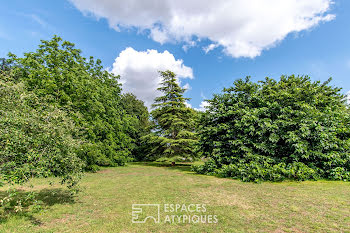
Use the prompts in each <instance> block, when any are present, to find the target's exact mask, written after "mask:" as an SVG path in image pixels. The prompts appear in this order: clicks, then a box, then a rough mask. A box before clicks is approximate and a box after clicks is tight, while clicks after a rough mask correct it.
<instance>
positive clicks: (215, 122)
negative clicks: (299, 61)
mask: <svg viewBox="0 0 350 233" xmlns="http://www.w3.org/2000/svg"><path fill="white" fill-rule="evenodd" d="M329 81H330V80H328V81H327V82H325V83H320V82H312V81H311V80H310V78H309V77H295V76H289V77H286V76H282V77H281V79H280V81H276V80H273V79H270V78H266V79H265V81H261V82H258V83H253V82H251V81H250V79H249V78H246V79H245V80H237V81H235V82H234V85H233V87H230V88H226V89H224V90H223V93H222V94H218V95H214V97H213V99H211V100H209V103H210V106H209V108H208V110H207V112H206V114H204V115H203V117H202V119H201V129H200V133H199V135H200V146H201V149H202V151H203V155H205V156H206V157H209V160H208V161H207V162H206V163H205V164H204V165H201V166H197V167H194V168H193V169H194V170H195V171H196V172H198V173H202V174H212V175H218V176H221V177H235V178H239V179H242V180H244V181H261V180H272V181H278V180H284V179H295V180H307V179H319V178H327V179H334V180H349V179H350V155H349V146H350V115H349V110H348V108H347V105H346V102H345V98H344V96H343V95H342V94H341V93H340V88H334V87H331V86H329V85H328V84H329Z"/></svg>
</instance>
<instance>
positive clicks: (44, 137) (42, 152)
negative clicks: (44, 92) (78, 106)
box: [0, 70, 83, 187]
mask: <svg viewBox="0 0 350 233" xmlns="http://www.w3.org/2000/svg"><path fill="white" fill-rule="evenodd" d="M15 80H16V77H15V76H14V75H13V72H12V71H6V72H4V71H1V70H0V186H1V185H3V184H23V183H25V182H27V181H28V180H29V179H31V178H33V177H48V176H55V177H61V181H62V183H66V184H67V185H68V186H69V187H72V186H74V185H75V184H76V183H77V181H78V179H79V177H80V173H81V172H82V165H83V163H82V161H81V160H80V159H79V158H78V157H77V155H76V151H77V150H78V148H79V146H80V145H81V144H82V143H83V141H82V140H78V139H74V138H73V137H72V134H73V133H76V134H79V132H78V130H77V128H76V126H75V124H74V122H73V121H72V119H70V118H69V116H68V115H67V113H66V112H64V111H62V110H60V109H57V108H54V107H52V106H50V105H49V104H47V103H46V101H45V98H39V97H38V96H37V95H35V94H34V93H33V92H30V91H26V90H25V88H24V84H23V83H21V82H19V83H16V82H15Z"/></svg>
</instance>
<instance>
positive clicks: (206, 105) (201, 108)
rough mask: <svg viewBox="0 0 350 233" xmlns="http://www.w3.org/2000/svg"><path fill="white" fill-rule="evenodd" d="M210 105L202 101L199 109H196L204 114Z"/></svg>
mask: <svg viewBox="0 0 350 233" xmlns="http://www.w3.org/2000/svg"><path fill="white" fill-rule="evenodd" d="M209 106H210V103H208V102H207V101H202V102H201V103H200V105H199V108H195V109H196V110H198V111H201V112H204V111H205V110H207V109H206V107H209Z"/></svg>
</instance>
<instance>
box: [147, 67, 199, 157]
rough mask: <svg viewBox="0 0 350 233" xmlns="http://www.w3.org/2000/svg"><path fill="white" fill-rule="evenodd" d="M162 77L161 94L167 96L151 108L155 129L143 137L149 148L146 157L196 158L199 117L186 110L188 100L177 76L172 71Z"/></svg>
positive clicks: (158, 98) (161, 73) (156, 101)
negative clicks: (197, 119)
mask: <svg viewBox="0 0 350 233" xmlns="http://www.w3.org/2000/svg"><path fill="white" fill-rule="evenodd" d="M159 73H160V75H161V77H162V79H163V80H162V83H161V87H159V88H158V90H159V91H161V92H163V93H164V95H163V96H160V97H157V98H156V99H155V103H154V104H153V105H152V106H153V108H154V110H153V111H152V112H151V116H152V120H153V123H154V125H153V129H152V133H151V134H149V135H147V136H146V137H144V139H145V141H146V142H147V144H148V146H149V150H148V155H147V157H148V158H152V159H156V158H159V157H163V156H164V157H173V156H181V157H185V158H188V157H194V155H195V145H196V142H197V138H196V133H195V126H196V117H195V116H196V114H197V113H196V111H195V110H193V109H191V108H189V107H187V106H186V104H185V102H186V100H189V98H185V97H183V93H184V92H185V91H186V89H183V88H181V87H180V86H179V84H178V82H177V78H176V75H175V74H174V73H173V72H171V71H169V70H167V71H164V72H163V71H161V72H159Z"/></svg>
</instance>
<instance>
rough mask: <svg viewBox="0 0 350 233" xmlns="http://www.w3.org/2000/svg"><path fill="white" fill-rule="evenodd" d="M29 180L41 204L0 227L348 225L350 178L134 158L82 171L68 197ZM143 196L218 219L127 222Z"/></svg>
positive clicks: (320, 228) (265, 228)
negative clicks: (289, 178)
mask: <svg viewBox="0 0 350 233" xmlns="http://www.w3.org/2000/svg"><path fill="white" fill-rule="evenodd" d="M34 183H35V185H36V186H37V187H39V188H40V190H42V191H40V192H42V195H40V198H41V199H42V200H46V201H45V202H46V205H47V208H44V210H43V211H41V212H40V213H37V214H31V216H30V217H28V216H23V215H17V216H12V217H10V218H9V219H6V221H3V222H2V223H1V225H0V232H243V231H244V232H256V231H260V232H316V231H317V232H326V231H334V232H349V231H350V183H348V182H339V181H306V182H280V183H269V182H266V183H262V184H255V183H243V182H241V181H238V180H232V179H220V178H217V177H212V176H204V175H197V174H194V173H192V172H191V171H190V164H187V163H184V164H177V165H176V166H170V165H168V164H164V163H133V164H130V165H129V166H127V167H118V168H107V169H103V170H101V171H99V172H97V173H88V174H86V175H85V177H84V178H83V180H82V182H81V187H82V189H83V191H82V192H81V193H79V194H78V196H77V197H75V199H74V200H73V199H70V198H68V197H67V196H66V194H65V192H64V190H61V191H59V192H57V189H59V186H53V187H50V186H49V185H46V182H45V180H35V181H34ZM50 190H51V191H50ZM54 190H56V191H55V192H54ZM51 192H53V193H56V194H55V195H51V194H50V193H51ZM0 195H1V194H0ZM147 203H149V204H161V205H162V204H187V205H189V204H205V205H206V209H207V210H206V212H205V214H208V215H217V217H218V223H217V224H200V223H197V224H195V223H191V224H189V223H172V224H170V223H164V222H163V221H161V223H159V224H156V223H154V222H151V221H147V222H146V223H145V224H135V223H132V221H131V218H132V213H131V212H132V204H147ZM161 214H162V215H164V212H161ZM180 214H186V213H180ZM33 219H34V220H35V221H37V223H40V224H35V222H34V221H33Z"/></svg>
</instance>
